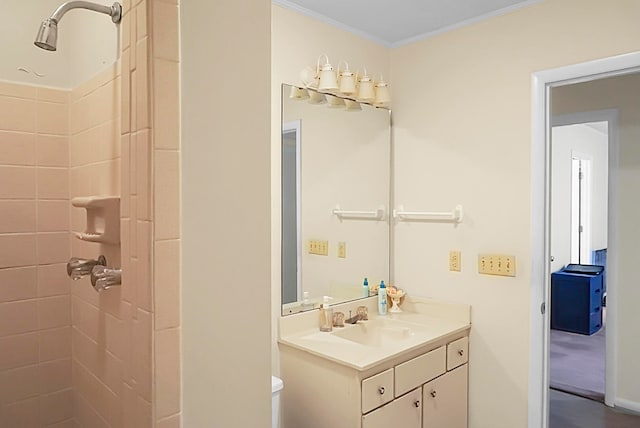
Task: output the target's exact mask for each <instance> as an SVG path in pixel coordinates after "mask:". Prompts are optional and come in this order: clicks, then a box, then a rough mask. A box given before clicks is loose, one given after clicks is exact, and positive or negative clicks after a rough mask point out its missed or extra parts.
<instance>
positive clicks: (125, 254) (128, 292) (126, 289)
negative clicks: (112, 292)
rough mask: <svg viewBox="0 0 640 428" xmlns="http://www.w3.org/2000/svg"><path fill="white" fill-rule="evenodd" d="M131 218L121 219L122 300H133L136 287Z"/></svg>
mask: <svg viewBox="0 0 640 428" xmlns="http://www.w3.org/2000/svg"><path fill="white" fill-rule="evenodd" d="M129 223H130V220H129V219H122V220H120V249H121V251H122V258H121V264H120V267H121V269H122V285H121V290H122V294H121V297H122V300H124V301H127V302H131V301H132V299H133V297H132V295H133V293H134V292H135V289H134V288H133V285H134V283H133V281H134V280H135V277H132V276H131V260H130V257H129V237H130V232H129V227H130V226H129Z"/></svg>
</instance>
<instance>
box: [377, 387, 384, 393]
mask: <svg viewBox="0 0 640 428" xmlns="http://www.w3.org/2000/svg"><path fill="white" fill-rule="evenodd" d="M378 392H379V393H380V395H382V394H384V386H381V387H380V388H378Z"/></svg>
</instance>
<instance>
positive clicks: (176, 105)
mask: <svg viewBox="0 0 640 428" xmlns="http://www.w3.org/2000/svg"><path fill="white" fill-rule="evenodd" d="M153 66H154V68H153V73H154V75H153V79H154V80H153V83H154V94H153V95H154V96H153V106H154V107H153V114H154V121H153V126H154V148H156V149H173V150H177V149H178V148H179V146H180V134H179V133H180V129H179V127H180V93H179V85H180V82H179V79H180V76H179V64H178V63H177V62H175V61H168V60H165V59H158V58H156V59H154V60H153Z"/></svg>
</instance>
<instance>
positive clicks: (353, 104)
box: [344, 99, 362, 111]
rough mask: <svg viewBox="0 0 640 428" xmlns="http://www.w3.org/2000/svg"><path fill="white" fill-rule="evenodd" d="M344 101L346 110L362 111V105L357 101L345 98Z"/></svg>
mask: <svg viewBox="0 0 640 428" xmlns="http://www.w3.org/2000/svg"><path fill="white" fill-rule="evenodd" d="M344 103H345V105H346V106H347V111H362V106H361V105H360V103H359V102H357V101H353V100H350V99H345V100H344Z"/></svg>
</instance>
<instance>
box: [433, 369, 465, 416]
mask: <svg viewBox="0 0 640 428" xmlns="http://www.w3.org/2000/svg"><path fill="white" fill-rule="evenodd" d="M467 367H468V364H464V365H462V366H460V367H458V368H457V369H454V370H452V371H450V372H447V373H445V374H443V375H442V376H440V377H438V378H436V379H434V380H432V381H431V382H429V383H425V384H424V386H423V387H422V393H423V415H422V420H423V422H424V423H423V427H424V428H467Z"/></svg>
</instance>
